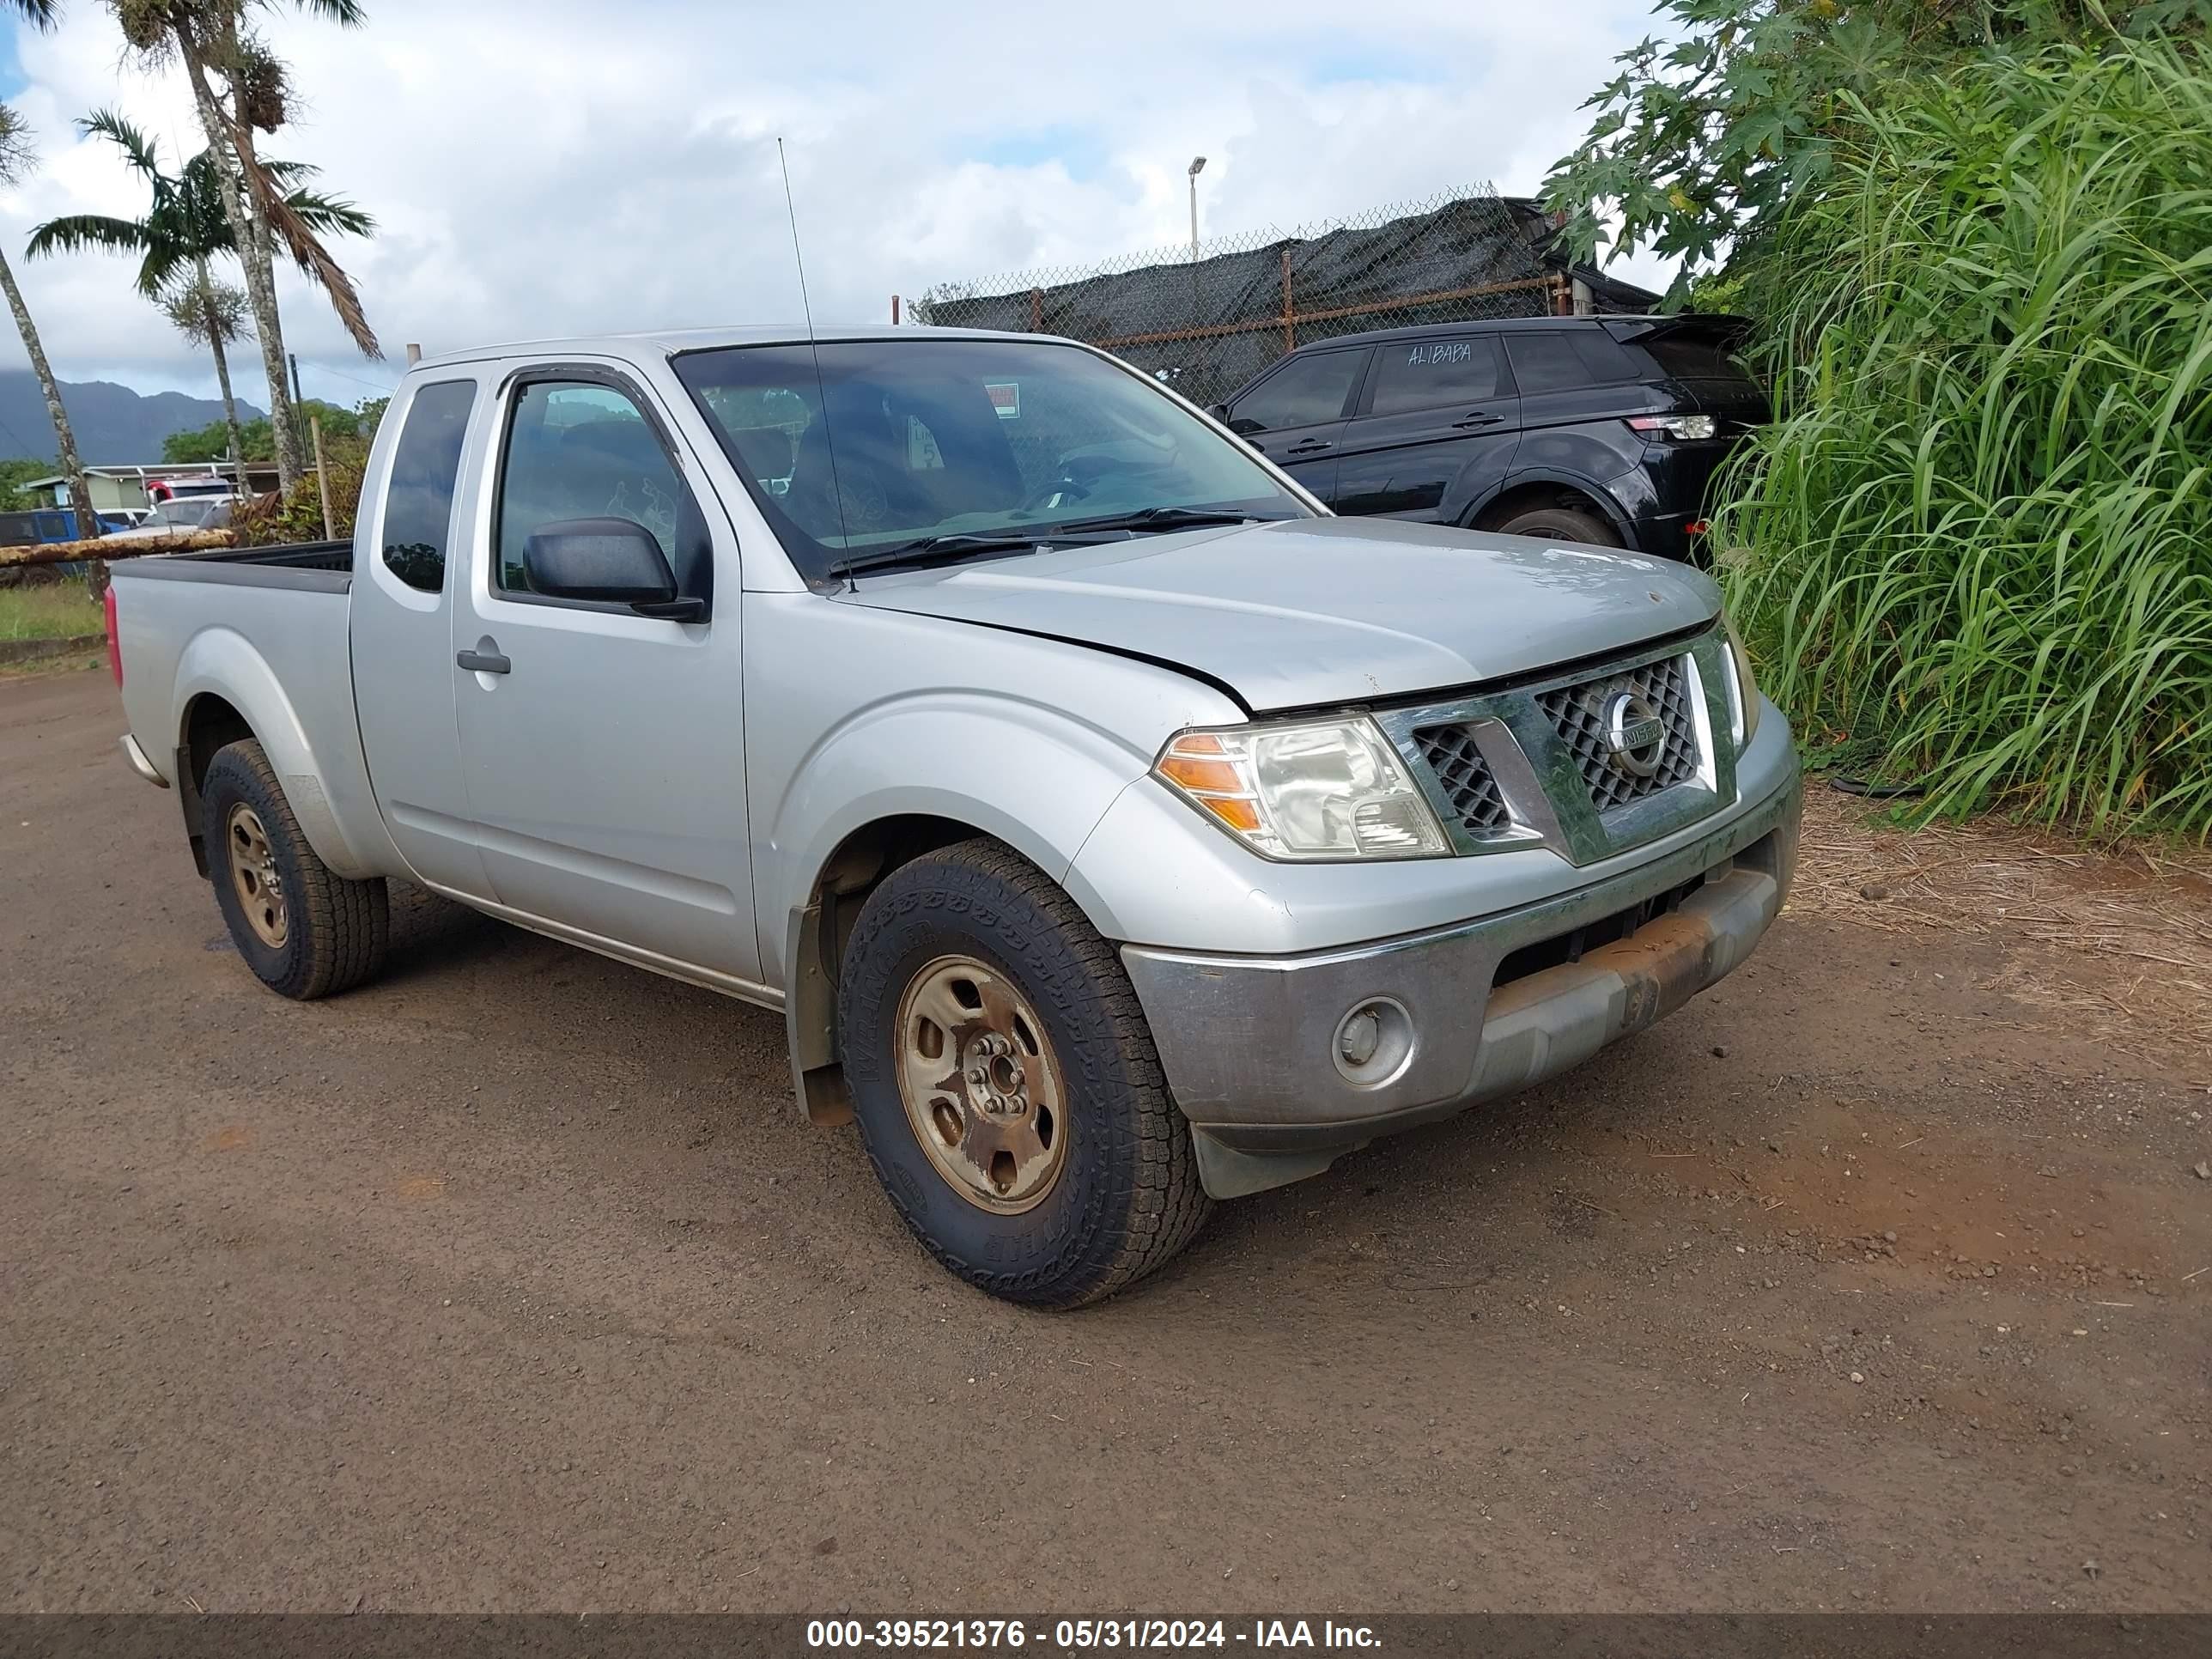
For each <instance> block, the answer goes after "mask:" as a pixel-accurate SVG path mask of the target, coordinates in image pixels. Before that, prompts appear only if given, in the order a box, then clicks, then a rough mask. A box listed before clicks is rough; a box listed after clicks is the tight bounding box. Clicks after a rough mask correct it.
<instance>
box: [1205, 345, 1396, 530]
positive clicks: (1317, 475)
mask: <svg viewBox="0 0 2212 1659" xmlns="http://www.w3.org/2000/svg"><path fill="white" fill-rule="evenodd" d="M1366 366H1367V349H1366V348H1365V347H1364V346H1357V347H1353V348H1352V349H1348V350H1344V351H1316V352H1313V353H1311V354H1310V355H1308V356H1292V357H1289V358H1286V359H1285V361H1284V362H1283V365H1282V367H1281V368H1278V369H1277V370H1276V371H1275V372H1274V373H1273V374H1270V375H1268V376H1267V379H1265V380H1261V382H1260V383H1259V384H1258V385H1256V386H1254V387H1253V388H1252V389H1251V390H1250V391H1249V392H1246V393H1245V394H1244V395H1243V397H1241V398H1238V399H1237V401H1236V403H1235V404H1231V407H1230V410H1229V422H1228V424H1229V429H1230V430H1231V431H1232V432H1234V433H1236V434H1237V436H1238V437H1240V438H1242V439H1243V440H1244V441H1245V442H1246V443H1248V444H1249V445H1251V446H1252V447H1253V448H1255V449H1256V450H1258V451H1259V452H1260V453H1261V454H1262V455H1265V456H1266V457H1267V459H1269V460H1271V461H1273V462H1274V463H1275V465H1278V466H1279V467H1281V468H1282V469H1283V470H1284V471H1285V472H1288V473H1289V474H1290V475H1291V477H1294V478H1296V479H1297V481H1298V482H1299V483H1302V484H1304V486H1305V487H1306V488H1307V489H1310V490H1311V491H1312V492H1313V493H1314V495H1316V496H1318V497H1320V498H1321V500H1322V501H1325V502H1333V501H1334V495H1335V490H1336V452H1337V440H1338V439H1339V438H1340V437H1342V436H1343V435H1344V416H1345V412H1346V410H1347V409H1348V408H1349V407H1350V406H1351V403H1352V394H1353V393H1354V392H1357V391H1358V387H1359V373H1360V371H1361V370H1362V369H1363V368H1365V367H1366Z"/></svg>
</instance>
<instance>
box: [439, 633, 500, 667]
mask: <svg viewBox="0 0 2212 1659" xmlns="http://www.w3.org/2000/svg"><path fill="white" fill-rule="evenodd" d="M453 660H454V662H455V663H457V664H458V665H460V666H461V667H463V668H465V669H467V670H468V671H470V672H471V673H472V674H504V673H507V672H509V671H511V670H512V669H513V667H514V665H513V663H511V662H509V661H508V660H507V659H506V658H505V657H503V656H501V655H500V652H499V641H497V640H495V639H493V638H492V637H491V636H490V635H485V636H484V637H483V639H480V640H478V641H477V648H476V649H475V650H473V651H460V652H456V653H454V655H453Z"/></svg>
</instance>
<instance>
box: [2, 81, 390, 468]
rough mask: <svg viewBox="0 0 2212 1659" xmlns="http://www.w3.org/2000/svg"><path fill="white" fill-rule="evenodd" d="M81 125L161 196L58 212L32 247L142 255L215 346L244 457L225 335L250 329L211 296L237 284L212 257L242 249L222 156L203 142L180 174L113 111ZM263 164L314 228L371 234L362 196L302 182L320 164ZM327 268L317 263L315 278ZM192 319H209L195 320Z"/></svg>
mask: <svg viewBox="0 0 2212 1659" xmlns="http://www.w3.org/2000/svg"><path fill="white" fill-rule="evenodd" d="M76 125H77V131H80V132H82V133H84V134H85V135H86V136H87V137H101V138H105V139H106V140H107V141H108V142H109V143H112V144H113V145H114V146H115V147H116V148H117V149H120V150H121V151H122V152H123V155H124V158H125V160H126V161H129V162H130V164H131V169H132V170H133V171H134V172H136V173H137V174H138V176H139V177H140V178H141V179H144V180H145V181H146V185H147V189H148V191H149V193H150V194H151V197H152V204H151V205H150V206H149V208H148V209H147V210H146V213H145V215H144V216H143V217H141V218H137V219H117V218H112V217H110V216H107V215H105V214H98V213H73V214H68V215H64V216H63V217H61V218H58V219H49V220H48V221H46V223H44V224H42V225H40V227H39V228H37V229H36V230H34V231H33V232H32V233H31V240H30V243H29V246H28V251H29V252H31V253H32V254H33V256H36V257H43V256H45V255H46V254H50V253H73V252H80V251H82V250H84V249H88V248H105V249H107V250H109V251H111V252H118V253H136V254H137V255H139V256H140V258H139V262H138V291H139V293H141V294H142V295H145V296H146V297H147V298H148V299H149V300H153V301H156V302H157V303H159V304H161V306H162V307H163V308H164V309H165V310H167V312H168V313H169V316H170V319H171V320H172V321H173V322H175V323H176V324H177V326H178V327H179V328H180V329H182V330H183V331H184V332H185V335H186V336H187V337H190V338H192V339H196V340H198V341H200V342H201V343H204V344H205V345H206V346H207V347H208V348H209V349H210V350H212V351H213V352H214V354H215V371H216V380H218V381H220V382H221V383H222V404H223V416H224V418H225V419H226V420H227V421H228V422H229V425H230V436H231V449H232V453H233V456H234V459H238V460H240V461H243V460H244V459H246V456H245V453H244V451H243V450H242V449H240V447H239V425H238V409H237V405H236V404H235V402H234V399H233V398H232V396H231V391H230V364H229V362H228V359H227V358H226V357H225V356H224V354H223V344H224V341H225V340H226V339H232V340H235V339H238V338H240V337H241V330H240V328H239V327H236V326H233V327H231V328H229V329H228V330H225V329H222V328H219V327H216V326H213V325H212V324H211V323H210V321H209V319H210V316H211V313H210V309H209V304H210V302H209V301H208V300H207V298H206V296H208V295H212V294H215V293H216V292H218V291H227V292H229V293H232V294H235V293H236V292H237V290H236V289H228V290H222V289H221V288H220V285H219V284H217V283H215V282H214V280H213V277H212V276H211V275H210V271H209V270H208V262H209V260H210V259H211V258H216V257H219V256H221V255H222V254H226V253H228V254H236V253H237V252H238V244H237V241H236V240H235V239H234V237H233V235H232V234H231V227H230V221H229V218H228V216H226V215H225V214H224V212H223V208H222V191H221V190H220V188H219V187H218V185H217V184H216V164H215V161H214V158H213V157H212V156H211V155H210V153H209V152H208V151H206V150H202V151H201V152H200V153H199V154H198V155H195V156H193V157H192V159H191V161H187V162H186V163H185V167H184V171H183V172H182V173H176V174H171V173H166V172H164V171H163V170H162V167H161V151H160V149H159V148H158V146H156V145H155V143H153V141H152V140H150V139H149V138H148V137H146V135H145V134H144V133H143V132H142V131H139V130H138V128H137V127H136V126H134V125H131V122H129V121H127V120H125V118H123V117H122V116H121V115H118V113H116V112H114V111H113V110H106V109H103V110H95V111H94V112H93V113H92V114H90V115H88V116H86V117H85V118H83V119H82V120H81V121H79V122H78V123H77V124H76ZM261 167H262V170H263V172H264V173H267V174H268V176H269V177H270V179H273V180H274V181H275V182H276V185H278V186H279V187H280V188H283V190H284V191H285V193H284V196H283V202H284V204H285V206H286V208H287V209H288V210H289V211H290V212H291V213H292V214H293V215H294V216H295V217H297V218H298V219H299V220H300V221H301V222H302V223H304V224H305V225H307V227H308V228H309V229H310V230H311V231H313V232H318V233H321V234H332V233H343V234H348V235H355V236H365V235H367V234H368V233H369V232H370V231H372V230H374V228H376V221H375V220H374V219H372V218H371V217H369V216H368V214H366V213H364V212H362V210H360V209H359V208H357V207H356V206H354V204H352V203H350V202H348V201H344V200H342V199H340V198H338V197H330V196H323V195H319V194H318V193H317V192H315V191H312V190H308V189H307V188H306V187H305V186H304V185H301V182H300V181H301V180H302V179H309V178H312V177H313V175H314V172H315V169H314V168H313V167H308V166H307V165H306V164H305V163H303V162H299V161H264V162H262V163H261ZM317 274H318V273H317V272H316V271H315V270H313V268H312V267H309V268H307V275H308V276H311V277H313V276H316V275H317ZM172 302H175V303H172ZM195 302H197V303H195ZM179 307H181V311H180V309H179ZM187 317H197V319H199V320H198V322H197V323H196V324H195V323H188V322H187V321H186V320H185V318H187Z"/></svg>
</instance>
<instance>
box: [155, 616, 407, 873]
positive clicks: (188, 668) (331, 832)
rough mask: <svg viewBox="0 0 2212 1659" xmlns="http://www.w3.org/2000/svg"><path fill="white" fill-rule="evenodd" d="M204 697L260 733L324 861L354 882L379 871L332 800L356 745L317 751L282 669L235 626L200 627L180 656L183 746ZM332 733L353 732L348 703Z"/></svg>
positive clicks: (176, 701)
mask: <svg viewBox="0 0 2212 1659" xmlns="http://www.w3.org/2000/svg"><path fill="white" fill-rule="evenodd" d="M201 696H215V697H220V698H221V699H222V701H223V702H227V703H228V704H229V705H230V706H231V707H232V708H235V709H236V710H237V711H238V712H239V714H240V716H241V717H242V718H243V719H244V720H245V721H246V724H247V725H248V726H251V727H252V728H253V735H254V737H255V738H258V740H259V741H260V744H261V747H262V750H263V751H264V753H265V754H267V756H268V757H269V764H270V766H271V767H273V768H274V769H276V776H277V780H278V781H279V782H281V783H282V784H283V788H284V799H286V801H288V802H289V804H290V805H291V808H292V816H293V817H295V818H297V819H298V820H299V821H300V829H301V833H302V834H303V835H305V836H307V844H308V845H309V846H310V847H312V848H314V849H315V855H316V856H317V857H318V858H319V859H321V860H322V861H323V862H324V863H325V864H327V865H328V866H330V867H331V869H332V870H334V871H336V872H337V873H338V874H339V875H342V876H346V877H349V878H354V879H356V880H358V879H361V878H366V877H369V876H373V875H376V874H379V873H380V872H379V871H378V870H377V869H375V868H374V867H373V866H372V865H371V863H370V861H369V860H368V858H367V857H366V856H365V855H364V849H363V848H359V847H356V846H355V845H354V843H353V842H352V841H350V840H349V838H348V836H347V835H346V832H345V830H344V829H343V826H342V825H341V823H340V822H339V818H338V814H337V811H335V810H334V809H333V807H332V805H331V794H332V793H333V792H332V787H331V780H332V778H333V775H334V774H335V773H336V772H337V771H338V770H339V769H343V767H344V766H345V764H346V763H347V761H348V759H349V758H350V759H352V760H354V761H355V762H356V763H357V761H358V752H359V746H358V744H356V745H355V747H354V751H353V754H352V755H351V756H350V757H347V756H342V755H332V754H325V753H322V752H319V750H318V748H317V745H316V742H315V740H314V739H313V738H311V737H310V736H309V735H308V727H307V722H306V721H304V720H301V717H300V711H299V710H298V709H297V708H295V707H294V705H293V702H292V699H291V697H290V696H289V695H287V694H286V692H285V690H284V688H283V684H282V683H281V682H280V681H279V680H278V678H277V677H276V671H275V670H273V669H272V668H270V665H269V663H268V661H267V659H264V657H263V656H262V654H261V653H260V652H259V651H258V650H257V649H256V648H255V647H254V646H253V644H252V641H249V640H248V639H247V638H246V636H245V635H243V634H240V633H239V632H238V631H237V630H236V629H230V628H206V629H201V630H200V631H199V632H198V633H197V634H195V635H193V636H192V637H191V640H190V641H187V642H186V643H185V648H184V651H183V652H182V653H181V654H179V657H178V659H177V678H176V691H175V695H174V699H173V702H172V703H171V707H172V708H174V709H175V710H176V711H177V721H178V729H177V736H176V741H177V742H178V743H179V744H181V743H183V742H184V740H185V725H186V721H187V719H188V716H189V713H190V710H191V706H192V702H193V700H194V699H195V698H197V697H201ZM333 730H334V732H343V733H348V734H350V733H351V732H353V731H354V730H355V727H354V722H353V710H352V708H350V707H349V708H346V709H345V711H344V718H343V720H342V721H339V722H336V723H334V726H333ZM342 742H343V739H342V738H336V737H333V738H330V739H326V745H325V746H328V745H329V744H335V743H342Z"/></svg>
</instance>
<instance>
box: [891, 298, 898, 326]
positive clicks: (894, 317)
mask: <svg viewBox="0 0 2212 1659" xmlns="http://www.w3.org/2000/svg"><path fill="white" fill-rule="evenodd" d="M891 326H892V327H893V328H896V327H897V326H898V295H896V294H894V295H891Z"/></svg>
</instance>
